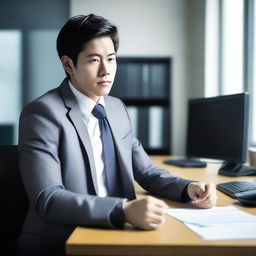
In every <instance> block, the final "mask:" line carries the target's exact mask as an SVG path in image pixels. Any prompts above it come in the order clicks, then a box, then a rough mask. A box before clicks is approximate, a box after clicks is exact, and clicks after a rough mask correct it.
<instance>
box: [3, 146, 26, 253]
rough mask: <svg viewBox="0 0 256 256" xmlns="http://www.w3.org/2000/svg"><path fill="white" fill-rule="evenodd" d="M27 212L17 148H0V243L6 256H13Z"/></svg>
mask: <svg viewBox="0 0 256 256" xmlns="http://www.w3.org/2000/svg"><path fill="white" fill-rule="evenodd" d="M27 210H28V199H27V196H26V193H25V190H24V187H23V183H22V181H21V177H20V173H19V164H18V147H17V146H0V243H1V251H5V252H7V253H6V255H15V253H16V248H17V238H18V236H19V234H20V231H21V226H22V224H23V222H24V219H25V215H26V213H27Z"/></svg>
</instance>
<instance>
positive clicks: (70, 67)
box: [60, 55, 75, 75]
mask: <svg viewBox="0 0 256 256" xmlns="http://www.w3.org/2000/svg"><path fill="white" fill-rule="evenodd" d="M60 60H61V63H62V66H63V68H64V69H65V71H66V72H68V74H69V75H72V74H73V72H74V68H75V66H74V63H73V61H72V59H71V58H69V57H68V56H67V55H63V56H62V57H61V59H60Z"/></svg>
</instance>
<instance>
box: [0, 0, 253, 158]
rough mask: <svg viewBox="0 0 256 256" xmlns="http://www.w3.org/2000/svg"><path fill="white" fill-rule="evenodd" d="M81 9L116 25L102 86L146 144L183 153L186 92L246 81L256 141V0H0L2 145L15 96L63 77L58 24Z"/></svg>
mask: <svg viewBox="0 0 256 256" xmlns="http://www.w3.org/2000/svg"><path fill="white" fill-rule="evenodd" d="M90 13H94V14H96V15H100V16H103V17H105V18H107V19H110V20H111V21H112V22H113V23H115V24H116V25H117V27H118V28H119V33H120V48H119V51H118V71H117V76H116V81H115V83H114V86H113V89H112V92H111V95H114V96H118V97H120V98H121V99H123V100H124V102H125V103H126V105H127V106H128V110H129V113H130V116H131V120H132V125H133V131H134V134H135V135H136V136H137V137H138V138H139V139H140V140H141V141H142V143H143V145H144V147H145V149H146V150H147V151H148V152H149V153H150V154H174V155H184V153H185V142H186V123H187V103H188V99H190V98H200V97H211V96H217V95H225V94H234V93H240V92H245V91H246V92H248V93H249V94H250V121H249V122H250V123H249V127H250V129H249V138H248V141H249V145H250V146H253V145H256V93H255V90H256V2H255V0H37V1H34V0H0V58H1V61H0V144H1V145H9V144H17V142H18V120H19V115H20V112H21V110H22V108H23V106H24V105H26V104H27V103H29V102H30V101H32V100H33V99H35V98H37V97H39V96H40V95H42V94H43V93H45V92H47V91H48V90H50V89H53V88H55V87H57V86H59V84H60V83H61V82H62V80H63V79H64V77H65V73H64V71H63V69H62V66H61V63H60V61H59V59H58V56H57V51H56V37H57V34H58V32H59V30H60V29H61V27H62V26H63V25H64V23H65V22H66V21H67V20H68V19H69V18H70V17H72V16H74V15H77V14H84V15H87V14H90ZM31 125H33V124H31ZM227 132H228V131H227Z"/></svg>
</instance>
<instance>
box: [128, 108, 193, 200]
mask: <svg viewBox="0 0 256 256" xmlns="http://www.w3.org/2000/svg"><path fill="white" fill-rule="evenodd" d="M125 109H126V107H125ZM126 112H127V111H126ZM127 116H128V118H129V115H128V112H127ZM131 134H132V131H131ZM131 140H132V142H131V145H132V149H131V150H132V164H133V174H134V178H135V180H136V181H137V182H138V184H139V185H140V186H142V187H143V188H144V189H145V190H147V191H148V192H150V193H153V194H155V195H158V196H161V197H165V198H168V199H172V200H176V201H189V198H188V197H187V193H186V191H187V185H188V184H189V183H190V182H192V181H191V180H186V179H183V178H180V177H176V176H174V175H172V174H171V173H170V172H168V171H167V170H164V169H161V168H159V167H158V166H156V165H155V164H154V163H153V161H152V160H151V159H150V157H149V156H148V154H147V153H146V152H145V150H144V148H143V146H142V144H141V143H140V141H139V140H138V139H137V138H135V137H134V136H133V135H131Z"/></svg>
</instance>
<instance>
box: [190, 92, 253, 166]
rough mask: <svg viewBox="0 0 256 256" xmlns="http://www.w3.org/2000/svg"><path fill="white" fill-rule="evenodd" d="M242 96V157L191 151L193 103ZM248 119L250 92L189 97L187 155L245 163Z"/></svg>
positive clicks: (226, 99)
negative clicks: (191, 109) (191, 107)
mask: <svg viewBox="0 0 256 256" xmlns="http://www.w3.org/2000/svg"><path fill="white" fill-rule="evenodd" d="M237 98H241V100H242V107H243V109H242V113H243V120H242V122H243V123H242V129H241V134H240V137H241V138H242V139H241V145H240V149H241V152H240V154H239V155H240V157H234V156H229V157H228V156H221V155H218V154H216V155H208V154H203V153H202V154H195V153H191V152H189V150H188V149H189V140H188V136H189V124H190V123H189V121H190V119H191V117H190V112H189V110H190V106H191V105H192V104H196V103H202V102H203V103H207V102H212V101H216V102H218V101H224V100H225V101H228V100H233V99H237ZM248 120H249V94H248V93H247V92H243V93H238V94H230V95H221V96H215V97H207V98H196V99H189V100H188V112H187V133H186V155H187V157H190V158H206V159H218V160H224V161H227V162H233V163H244V162H246V157H247V145H248Z"/></svg>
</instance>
